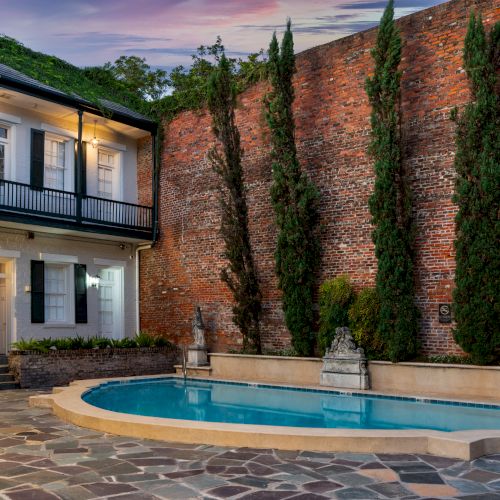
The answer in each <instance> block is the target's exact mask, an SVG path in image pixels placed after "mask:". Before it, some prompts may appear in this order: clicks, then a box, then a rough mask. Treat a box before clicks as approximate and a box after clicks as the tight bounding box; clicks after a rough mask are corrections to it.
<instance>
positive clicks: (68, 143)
mask: <svg viewBox="0 0 500 500" xmlns="http://www.w3.org/2000/svg"><path fill="white" fill-rule="evenodd" d="M48 140H49V141H57V142H61V143H63V144H64V172H63V186H62V188H53V187H52V186H47V185H46V184H45V169H46V168H47V164H46V163H45V156H46V154H47V151H46V143H47V141H48ZM74 170H75V140H74V139H73V138H72V137H67V136H64V135H60V134H55V133H53V132H45V141H44V159H43V185H44V187H47V188H52V189H59V190H61V191H69V192H74V191H75V184H74Z"/></svg>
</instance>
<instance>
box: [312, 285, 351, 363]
mask: <svg viewBox="0 0 500 500" xmlns="http://www.w3.org/2000/svg"><path fill="white" fill-rule="evenodd" d="M354 298H355V294H354V289H353V288H352V285H351V282H350V280H349V276H347V275H341V276H338V277H336V278H334V279H331V280H327V281H325V282H324V283H323V284H322V285H321V287H320V289H319V321H320V326H319V334H318V347H319V350H320V352H321V354H323V353H324V352H325V351H326V349H327V347H330V344H331V343H332V340H333V338H334V336H335V329H336V328H338V327H341V326H348V324H349V316H348V312H349V307H350V305H351V304H352V302H353V300H354Z"/></svg>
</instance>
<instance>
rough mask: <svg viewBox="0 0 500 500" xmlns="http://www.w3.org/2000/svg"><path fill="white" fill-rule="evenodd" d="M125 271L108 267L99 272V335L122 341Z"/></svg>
mask: <svg viewBox="0 0 500 500" xmlns="http://www.w3.org/2000/svg"><path fill="white" fill-rule="evenodd" d="M122 273H123V270H122V269H121V268H118V267H116V268H115V267H106V268H101V269H100V270H99V275H100V277H101V279H100V281H99V306H98V307H99V335H100V336H101V337H108V338H112V339H122V338H123V337H124V334H123V298H122V297H123V285H122V281H123V280H122Z"/></svg>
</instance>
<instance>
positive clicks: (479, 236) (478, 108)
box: [453, 13, 500, 364]
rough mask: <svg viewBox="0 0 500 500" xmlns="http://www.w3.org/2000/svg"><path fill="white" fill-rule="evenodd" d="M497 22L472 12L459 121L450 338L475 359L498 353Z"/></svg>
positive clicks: (499, 31) (499, 141)
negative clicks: (465, 100) (467, 95)
mask: <svg viewBox="0 0 500 500" xmlns="http://www.w3.org/2000/svg"><path fill="white" fill-rule="evenodd" d="M499 56H500V23H497V24H496V25H495V26H494V27H493V29H492V30H491V33H490V35H489V37H488V36H487V35H486V33H485V30H484V27H483V23H482V20H481V16H480V15H477V16H476V15H475V14H474V13H472V14H471V16H470V21H469V26H468V30H467V35H466V38H465V44H464V66H465V70H466V73H467V76H468V78H469V82H470V88H471V93H472V102H470V103H469V104H468V105H467V106H466V107H465V109H464V110H463V112H462V113H461V115H460V116H458V113H457V112H456V111H455V112H454V116H453V118H454V119H455V120H456V122H457V132H456V145H457V151H456V156H455V168H456V171H457V179H456V185H455V195H454V198H453V201H454V202H455V203H457V205H458V213H457V215H456V218H455V224H456V239H455V249H456V266H457V267H456V274H455V285H456V287H455V289H454V292H453V305H454V307H453V310H454V316H455V320H456V328H455V329H454V336H455V339H456V341H457V342H458V344H459V345H460V346H461V347H462V349H463V350H464V351H466V352H468V353H470V355H471V357H472V359H473V360H474V362H476V363H479V364H485V363H488V362H492V361H494V360H495V359H498V358H500V304H499V298H500V252H499V248H498V244H499V242H500V189H499V186H500V98H499V87H498V85H499V77H498V74H497V73H496V71H498V67H499V63H500V59H499Z"/></svg>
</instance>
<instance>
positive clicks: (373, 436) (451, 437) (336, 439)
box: [51, 379, 500, 460]
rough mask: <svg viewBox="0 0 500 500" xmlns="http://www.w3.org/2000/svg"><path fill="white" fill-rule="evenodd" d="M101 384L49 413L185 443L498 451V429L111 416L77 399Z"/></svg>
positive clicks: (68, 391) (69, 391) (467, 453)
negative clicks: (293, 424)
mask: <svg viewBox="0 0 500 500" xmlns="http://www.w3.org/2000/svg"><path fill="white" fill-rule="evenodd" d="M107 381H108V380H107V379H102V380H92V381H82V383H81V384H75V385H71V386H69V387H66V388H64V390H63V391H62V392H59V393H57V394H53V395H52V396H51V398H52V411H53V412H54V414H55V415H57V416H58V417H59V418H61V419H63V420H65V421H67V422H71V423H73V424H76V425H79V426H82V427H87V428H90V429H94V430H98V431H101V432H108V433H111V434H117V435H121V436H130V437H139V438H146V439H156V440H160V441H174V442H181V443H191V444H193V443H196V444H198V443H204V444H211V445H215V446H232V447H233V446H237V447H241V446H246V447H252V448H276V449H281V450H311V451H313V450H314V451H328V452H344V451H347V452H351V453H419V454H432V455H437V456H442V457H449V458H459V459H461V460H472V459H475V458H478V457H480V456H482V455H485V454H492V453H499V452H500V431H498V430H489V431H488V430H474V431H458V432H440V431H432V430H422V429H414V430H412V429H409V430H383V429H380V430H379V429H313V428H299V427H280V426H265V425H246V424H226V423H220V422H199V421H191V420H177V419H168V418H158V417H147V416H141V415H132V414H125V413H117V412H112V411H108V410H103V409H101V408H97V407H95V406H92V405H89V404H88V403H86V402H84V401H83V400H82V394H83V393H84V392H85V391H86V390H87V388H88V387H92V386H96V385H99V384H100V383H104V382H107Z"/></svg>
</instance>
